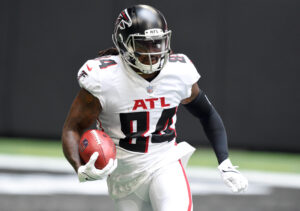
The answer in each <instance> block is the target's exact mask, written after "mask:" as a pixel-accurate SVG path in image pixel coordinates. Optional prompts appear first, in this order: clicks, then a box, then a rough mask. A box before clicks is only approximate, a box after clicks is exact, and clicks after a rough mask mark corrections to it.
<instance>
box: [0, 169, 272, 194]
mask: <svg viewBox="0 0 300 211" xmlns="http://www.w3.org/2000/svg"><path fill="white" fill-rule="evenodd" d="M200 181H201V178H199V179H198V180H197V181H191V182H190V185H191V191H192V194H193V195H206V194H222V195H228V194H232V193H231V192H230V191H229V190H228V189H227V188H226V187H225V186H224V184H222V183H219V182H216V183H209V184H207V183H206V182H200ZM271 192H272V189H271V188H269V187H259V186H258V187H256V186H253V187H251V189H249V190H248V191H247V193H243V194H244V195H266V194H270V193H271ZM0 194H8V195H10V194H12V195H13V194H24V195H49V194H80V195H108V189H107V185H106V182H105V180H101V181H93V182H85V183H79V182H78V179H77V176H76V175H57V176H55V175H45V174H27V175H20V174H11V173H1V174H0Z"/></svg>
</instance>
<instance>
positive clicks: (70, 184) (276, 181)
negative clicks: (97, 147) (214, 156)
mask: <svg viewBox="0 0 300 211" xmlns="http://www.w3.org/2000/svg"><path fill="white" fill-rule="evenodd" d="M0 169H6V170H16V171H18V170H22V171H28V172H30V171H38V172H43V171H45V172H54V173H55V172H58V173H67V174H66V175H59V174H56V175H55V174H51V175H50V174H13V173H5V172H3V173H1V174H0V193H1V194H39V195H40V194H91V195H93V194H98V195H103V194H104V195H106V194H107V187H106V183H105V181H96V182H86V183H79V182H78V179H77V177H76V175H75V172H74V170H73V169H72V167H71V165H70V164H69V163H68V162H67V161H66V160H65V159H64V158H44V157H32V156H15V155H0ZM242 172H243V174H244V175H245V176H246V177H247V178H248V179H249V184H250V186H249V189H248V191H247V192H246V193H244V194H245V195H253V194H254V195H255V194H256V195H264V194H270V193H271V192H272V188H274V187H282V188H294V189H300V174H287V173H267V172H257V171H243V170H242ZM187 175H188V177H189V181H190V184H191V190H192V193H193V194H196V195H201V194H232V193H231V192H230V191H229V190H228V189H227V188H226V187H225V185H224V184H223V182H222V180H221V177H220V175H219V172H218V171H217V169H214V168H194V167H189V168H188V169H187Z"/></svg>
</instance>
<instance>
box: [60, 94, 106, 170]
mask: <svg viewBox="0 0 300 211" xmlns="http://www.w3.org/2000/svg"><path fill="white" fill-rule="evenodd" d="M101 110H102V107H101V104H100V102H99V100H98V99H97V98H96V97H94V96H93V95H92V94H90V93H89V92H88V91H86V90H85V89H83V88H82V89H81V90H80V91H79V92H78V94H77V96H76V97H75V99H74V101H73V103H72V105H71V108H70V110H69V113H68V115H67V118H66V120H65V123H64V126H63V131H62V147H63V152H64V155H65V157H66V159H67V160H68V161H69V163H70V164H71V165H72V166H73V168H74V169H75V171H76V172H77V171H78V168H79V167H80V166H81V165H82V162H81V160H80V156H79V151H78V144H79V141H80V137H81V135H82V134H83V132H84V131H85V130H86V129H87V128H89V127H90V126H91V125H92V124H93V123H94V122H95V120H96V119H97V117H98V115H99V114H100V112H101Z"/></svg>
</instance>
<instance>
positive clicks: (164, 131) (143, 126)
mask: <svg viewBox="0 0 300 211" xmlns="http://www.w3.org/2000/svg"><path fill="white" fill-rule="evenodd" d="M176 112H177V107H174V108H168V109H164V110H163V112H162V113H161V116H160V118H159V120H158V122H157V124H156V128H155V131H154V132H153V133H152V139H151V140H152V143H162V142H166V141H172V140H173V139H174V138H175V137H176V131H175V128H171V125H172V124H173V117H174V116H175V114H176ZM149 115H150V112H149V111H141V112H134V113H121V114H120V122H121V130H122V132H123V133H124V135H125V136H126V137H125V138H123V139H120V142H119V145H120V147H122V148H124V149H127V150H130V151H134V152H145V153H147V152H148V145H149V137H150V136H145V135H146V134H147V133H148V132H149V127H150V123H149V122H150V117H149Z"/></svg>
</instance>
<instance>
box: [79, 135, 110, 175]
mask: <svg viewBox="0 0 300 211" xmlns="http://www.w3.org/2000/svg"><path fill="white" fill-rule="evenodd" d="M94 152H99V156H98V158H97V160H96V162H95V167H96V168H98V169H103V168H104V167H105V166H106V164H107V163H108V161H109V159H110V158H113V159H115V158H116V146H115V144H114V142H113V140H112V139H111V138H110V137H109V135H107V134H106V133H105V132H103V131H100V130H95V129H93V130H88V131H86V132H84V133H83V135H82V136H81V139H80V143H79V154H80V157H81V159H82V160H83V161H84V162H85V163H87V162H88V161H89V160H90V157H91V156H92V154H93V153H94Z"/></svg>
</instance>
